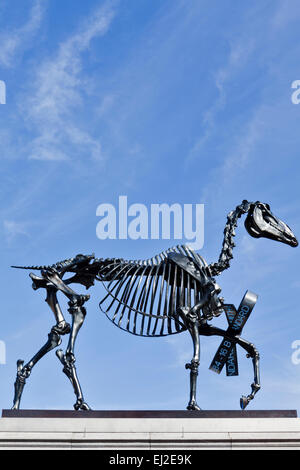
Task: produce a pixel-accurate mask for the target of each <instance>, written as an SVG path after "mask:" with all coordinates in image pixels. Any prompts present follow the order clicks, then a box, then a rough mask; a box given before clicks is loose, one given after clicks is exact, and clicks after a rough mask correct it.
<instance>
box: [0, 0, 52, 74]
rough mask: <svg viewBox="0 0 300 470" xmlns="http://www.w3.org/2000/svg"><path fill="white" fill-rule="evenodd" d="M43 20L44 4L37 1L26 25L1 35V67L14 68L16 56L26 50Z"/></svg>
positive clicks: (39, 0)
mask: <svg viewBox="0 0 300 470" xmlns="http://www.w3.org/2000/svg"><path fill="white" fill-rule="evenodd" d="M42 18H43V7H42V2H41V0H36V1H35V3H34V4H33V6H32V8H31V11H30V15H29V19H28V20H27V22H26V23H24V24H23V25H22V26H20V27H19V28H14V29H12V30H10V31H8V32H4V33H2V34H1V35H0V44H1V48H0V65H2V67H12V66H13V64H14V61H15V58H16V55H17V54H18V53H19V52H20V51H23V50H24V49H26V47H27V45H28V41H31V40H32V39H33V37H34V35H35V33H36V32H37V31H38V29H39V27H40V25H41V21H42Z"/></svg>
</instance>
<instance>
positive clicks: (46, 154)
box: [25, 2, 114, 160]
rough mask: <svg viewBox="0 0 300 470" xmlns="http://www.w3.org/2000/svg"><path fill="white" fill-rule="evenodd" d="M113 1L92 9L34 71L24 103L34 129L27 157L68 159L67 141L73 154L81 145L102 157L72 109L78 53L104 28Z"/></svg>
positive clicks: (78, 83) (79, 95)
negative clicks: (54, 53) (36, 134)
mask: <svg viewBox="0 0 300 470" xmlns="http://www.w3.org/2000/svg"><path fill="white" fill-rule="evenodd" d="M113 5H114V3H113V2H107V3H106V4H104V5H103V6H101V8H99V9H98V10H97V11H96V12H95V11H94V12H93V14H92V15H91V16H90V17H89V18H88V20H87V21H86V22H85V23H84V24H83V26H82V27H81V29H80V30H79V31H78V32H76V33H75V34H74V35H72V36H71V37H70V38H69V39H67V40H66V41H65V42H64V43H62V44H61V45H60V47H59V50H58V52H57V54H56V56H55V57H54V58H52V59H47V60H45V61H44V62H43V63H42V64H41V65H39V66H38V68H37V70H36V71H35V80H34V82H33V88H32V91H31V94H30V95H29V96H28V98H27V100H26V103H25V107H26V113H27V122H28V124H29V126H32V127H35V131H36V132H37V133H38V136H37V137H36V138H35V139H34V140H33V142H32V146H31V150H30V158H32V159H38V160H65V159H68V158H69V151H70V148H69V147H67V145H68V146H70V145H71V147H72V154H73V155H74V152H76V151H78V149H79V150H80V147H84V148H85V150H86V151H88V152H89V155H91V156H92V158H94V159H96V160H101V159H102V158H103V155H102V151H101V144H100V142H99V141H98V139H95V138H93V137H92V136H91V135H90V134H89V133H88V132H87V131H85V130H83V129H81V128H78V126H76V124H75V122H76V117H77V116H78V115H77V114H74V110H75V109H77V110H78V107H79V106H80V104H81V103H82V102H83V93H84V91H85V90H84V83H85V82H84V79H83V77H82V54H83V53H84V52H85V51H86V50H87V49H88V47H89V46H90V43H91V41H92V39H94V38H96V37H98V36H103V35H104V34H105V33H106V32H107V30H108V28H109V26H110V24H111V22H112V20H113V17H114V8H113ZM67 149H68V150H67ZM73 149H74V152H73Z"/></svg>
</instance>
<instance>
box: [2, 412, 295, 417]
mask: <svg viewBox="0 0 300 470" xmlns="http://www.w3.org/2000/svg"><path fill="white" fill-rule="evenodd" d="M2 418H102V419H106V418H115V419H116V418H118V419H119V418H124V419H132V418H139V419H144V418H176V419H193V418H217V419H218V418H297V410H244V411H242V410H201V411H193V412H191V411H184V410H112V411H110V410H90V411H85V412H82V411H73V410H2Z"/></svg>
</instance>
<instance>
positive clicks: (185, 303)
mask: <svg viewBox="0 0 300 470" xmlns="http://www.w3.org/2000/svg"><path fill="white" fill-rule="evenodd" d="M243 214H248V215H247V218H246V221H245V227H246V229H247V231H248V233H249V234H250V235H251V236H253V237H255V238H260V237H265V238H269V239H272V240H276V241H278V242H281V243H285V244H288V245H290V246H292V247H296V246H297V245H298V242H297V240H296V238H295V236H294V235H293V233H292V231H291V229H290V228H289V227H288V226H287V225H286V224H285V223H284V222H282V221H281V220H279V219H278V218H276V217H275V216H274V215H273V214H272V213H271V211H270V207H269V205H268V204H263V203H261V202H259V201H257V202H255V203H253V202H248V201H246V200H244V201H243V202H242V203H241V204H240V205H239V206H237V207H236V208H235V209H234V210H233V211H231V212H230V213H229V214H228V216H227V222H226V225H225V229H224V239H223V245H222V250H221V253H220V256H219V260H218V261H217V262H216V263H211V264H209V265H208V264H207V263H206V261H205V260H204V259H203V258H202V257H201V256H200V255H199V254H198V253H195V252H194V251H193V250H192V249H191V248H189V247H187V246H180V245H178V246H176V247H173V248H170V249H168V250H166V251H163V252H162V253H160V254H159V255H157V256H155V257H152V258H149V259H147V260H135V261H128V260H124V259H121V258H106V259H103V258H95V255H94V254H92V255H82V254H79V255H77V256H76V257H74V258H69V259H65V260H63V261H60V262H57V263H55V264H52V265H49V266H46V265H43V266H14V267H15V268H21V269H32V270H38V271H40V276H37V275H36V274H34V273H30V277H31V280H32V287H33V289H34V290H37V289H41V288H42V289H45V291H46V302H47V304H48V305H49V307H50V309H51V310H52V312H53V314H54V317H55V321H56V324H55V325H54V326H53V327H52V329H51V331H50V333H49V334H48V340H47V341H46V343H45V344H44V345H43V346H42V347H41V349H40V350H39V351H38V352H37V353H36V354H35V355H34V356H33V357H32V359H30V360H29V362H27V363H26V364H25V365H24V361H23V360H18V362H17V378H16V381H15V395H14V400H13V410H17V409H18V408H19V406H20V400H21V396H22V393H23V389H24V386H25V383H26V380H27V379H28V377H29V376H30V374H31V370H32V368H33V367H34V365H35V364H36V363H37V362H38V361H39V360H40V359H41V358H42V357H43V356H44V355H45V354H47V353H48V352H49V351H51V350H52V349H54V348H56V347H57V346H59V345H60V343H61V336H63V335H66V334H68V335H69V341H68V346H67V349H66V352H65V353H64V352H63V351H62V350H58V351H56V355H57V357H58V359H59V361H60V362H61V364H62V365H63V372H64V373H65V374H66V376H67V377H68V379H69V380H70V382H71V384H72V387H73V391H74V393H75V395H76V403H75V405H74V408H75V410H83V411H87V410H89V406H88V405H87V403H86V402H85V400H84V397H83V393H82V390H81V386H80V383H79V380H78V376H77V371H76V368H75V353H74V348H75V342H76V338H77V335H78V332H79V330H80V328H81V326H82V324H83V322H84V320H85V317H86V309H85V306H84V304H85V303H86V302H87V301H88V300H89V295H81V294H78V293H77V292H75V291H74V290H72V289H71V287H69V286H70V285H71V284H81V285H83V286H85V287H86V289H88V288H90V287H91V286H93V285H94V282H95V281H100V282H102V284H103V286H104V288H105V290H106V295H105V296H104V298H103V299H102V300H101V302H100V308H101V310H102V311H103V312H104V313H105V314H106V315H107V317H108V318H109V319H110V320H111V321H112V322H113V323H114V324H115V325H116V326H117V327H119V328H121V329H123V330H125V331H127V332H129V333H131V334H134V335H138V336H146V337H154V336H167V335H172V334H178V333H181V332H183V331H188V332H189V334H190V336H191V338H192V342H193V357H192V360H191V362H190V363H188V364H186V369H189V370H190V399H189V403H188V406H187V409H188V410H193V411H199V410H200V407H199V406H198V404H197V401H196V386H197V376H198V367H199V364H200V336H201V335H203V336H215V335H217V336H220V337H222V338H223V341H222V343H221V346H220V348H219V350H218V352H217V358H216V356H215V359H214V361H213V363H214V366H215V367H212V368H213V369H214V370H215V371H217V372H221V370H222V367H223V366H224V364H226V370H227V375H229V376H233V375H237V374H238V363H237V353H236V345H239V346H241V347H242V348H243V349H244V350H245V351H246V352H247V356H248V357H249V358H251V359H252V363H253V371H254V381H253V383H252V384H251V393H250V394H249V395H247V396H246V397H245V396H242V398H241V400H240V406H241V408H242V409H244V408H245V407H246V406H247V405H248V403H249V402H250V400H252V399H253V398H254V395H255V394H256V393H257V391H258V390H259V389H260V381H259V353H258V351H257V349H256V348H255V346H254V344H252V343H250V342H248V341H246V340H244V339H243V338H241V336H240V334H241V332H242V329H243V327H244V325H245V322H246V320H247V319H248V318H249V315H250V313H251V310H252V308H253V306H254V304H255V302H256V298H257V296H256V294H251V293H250V292H249V291H248V293H247V294H246V296H245V297H244V299H243V300H242V302H241V305H240V307H239V308H238V309H236V308H235V306H234V305H232V304H225V303H224V299H223V298H222V297H220V295H219V294H220V293H221V288H220V287H219V285H218V284H217V282H216V280H215V279H214V277H213V276H218V275H219V274H221V272H222V271H224V269H227V268H229V266H230V261H231V259H232V258H233V254H232V250H233V248H234V246H235V245H234V242H233V238H234V236H235V227H236V226H237V222H238V219H239V218H240V217H241V216H242V215H243ZM67 273H69V275H70V277H68V278H65V279H63V278H64V276H65V275H66V274H67ZM58 292H60V293H62V294H64V295H65V296H66V297H67V299H68V306H69V308H68V312H69V314H70V315H71V318H72V321H71V325H70V324H69V323H68V322H67V321H66V320H65V318H64V315H63V312H62V310H61V308H60V305H59V303H58V300H57V293H58ZM249 306H250V308H248V307H249ZM228 307H229V308H228ZM247 308H248V310H247V312H246V311H245V309H247ZM230 309H231V310H230ZM224 311H225V313H226V316H227V320H228V323H229V327H228V329H227V330H223V329H221V328H216V327H214V326H213V325H211V324H209V323H208V322H209V321H211V320H212V319H213V318H214V317H218V316H219V315H221V314H222V313H223V312H224ZM229 343H230V345H229ZM225 353H226V354H225ZM218 364H219V365H218ZM232 368H233V369H234V372H232V370H233V369H232ZM230 371H231V373H230Z"/></svg>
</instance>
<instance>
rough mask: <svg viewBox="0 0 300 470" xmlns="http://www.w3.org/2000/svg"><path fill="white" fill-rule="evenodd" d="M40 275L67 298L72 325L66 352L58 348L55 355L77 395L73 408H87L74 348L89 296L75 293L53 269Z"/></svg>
mask: <svg viewBox="0 0 300 470" xmlns="http://www.w3.org/2000/svg"><path fill="white" fill-rule="evenodd" d="M42 276H43V277H44V278H45V279H46V280H47V281H49V282H51V284H53V285H54V286H55V288H56V289H57V290H59V291H60V292H62V293H63V294H64V295H65V296H66V297H67V298H68V299H69V302H68V305H69V308H68V312H69V313H70V314H71V315H72V326H71V332H70V337H69V342H68V346H67V350H66V353H65V354H64V353H63V351H62V350H59V351H57V352H56V355H57V357H58V359H59V360H60V362H61V363H62V364H63V366H64V367H63V372H64V373H65V374H66V376H67V377H68V378H69V380H70V382H71V384H72V386H73V390H74V393H75V395H76V397H77V400H76V403H75V404H74V408H75V410H79V409H80V410H89V409H90V408H89V406H88V404H87V403H86V402H85V401H84V398H83V394H82V390H81V387H80V383H79V380H78V377H77V373H76V367H75V361H76V359H75V355H74V348H75V341H76V337H77V335H78V332H79V330H80V328H81V326H82V324H83V322H84V319H85V316H86V309H85V308H84V307H83V305H84V303H85V302H86V301H87V300H89V298H90V296H89V295H80V294H77V293H76V292H75V291H73V289H71V288H70V287H69V286H68V285H66V284H65V283H64V281H63V280H62V279H61V278H60V277H59V275H58V273H57V272H56V271H55V270H45V271H42Z"/></svg>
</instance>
